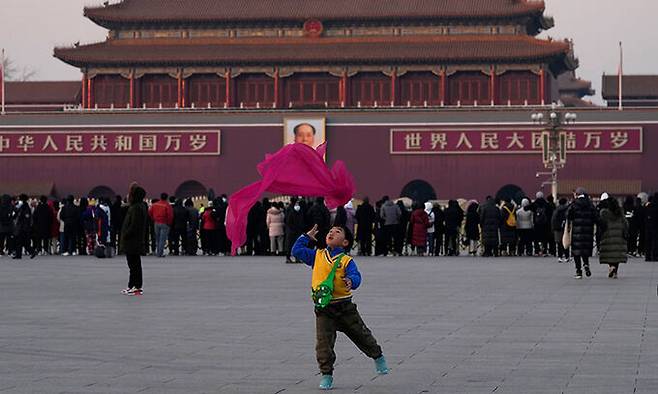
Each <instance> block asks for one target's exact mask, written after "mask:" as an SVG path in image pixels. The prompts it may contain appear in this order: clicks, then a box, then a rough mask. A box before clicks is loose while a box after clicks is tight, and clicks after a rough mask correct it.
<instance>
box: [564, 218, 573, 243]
mask: <svg viewBox="0 0 658 394" xmlns="http://www.w3.org/2000/svg"><path fill="white" fill-rule="evenodd" d="M571 230H572V229H571V223H569V221H568V220H567V223H566V224H565V225H564V233H563V234H562V246H564V248H565V249H569V248H570V247H571Z"/></svg>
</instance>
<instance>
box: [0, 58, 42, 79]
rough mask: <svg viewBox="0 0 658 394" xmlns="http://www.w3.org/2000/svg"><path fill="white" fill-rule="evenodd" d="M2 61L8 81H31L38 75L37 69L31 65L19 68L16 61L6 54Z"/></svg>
mask: <svg viewBox="0 0 658 394" xmlns="http://www.w3.org/2000/svg"><path fill="white" fill-rule="evenodd" d="M2 63H3V64H2V65H3V66H4V70H5V80H6V81H30V80H32V79H33V78H34V77H35V76H36V75H37V72H36V70H34V69H32V68H30V67H23V68H21V69H19V68H18V67H17V66H16V65H15V64H14V61H13V60H11V59H10V58H8V57H6V56H5V58H4V59H3V60H2Z"/></svg>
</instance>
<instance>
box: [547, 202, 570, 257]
mask: <svg viewBox="0 0 658 394" xmlns="http://www.w3.org/2000/svg"><path fill="white" fill-rule="evenodd" d="M567 209H569V205H567V199H566V198H561V199H560V201H559V205H558V206H557V208H556V209H555V212H553V217H552V218H551V228H552V229H553V237H554V239H555V244H556V245H557V257H558V263H568V262H569V249H568V248H565V247H564V244H563V243H562V238H563V237H564V229H565V227H566V224H567Z"/></svg>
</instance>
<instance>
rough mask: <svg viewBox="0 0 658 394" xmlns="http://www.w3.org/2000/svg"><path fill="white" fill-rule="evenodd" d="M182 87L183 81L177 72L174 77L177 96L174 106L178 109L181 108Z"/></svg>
mask: <svg viewBox="0 0 658 394" xmlns="http://www.w3.org/2000/svg"><path fill="white" fill-rule="evenodd" d="M182 86H183V79H182V78H181V73H180V72H179V73H178V75H177V76H176V94H177V96H178V97H177V99H176V104H177V106H178V107H179V108H180V107H182V106H183V105H182V102H183V91H182Z"/></svg>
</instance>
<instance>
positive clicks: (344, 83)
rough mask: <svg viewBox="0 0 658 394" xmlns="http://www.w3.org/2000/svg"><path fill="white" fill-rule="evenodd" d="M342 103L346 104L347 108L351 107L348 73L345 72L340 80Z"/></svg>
mask: <svg viewBox="0 0 658 394" xmlns="http://www.w3.org/2000/svg"><path fill="white" fill-rule="evenodd" d="M340 87H341V91H340V102H341V103H344V104H345V106H346V107H348V106H349V102H348V99H349V95H348V94H347V72H343V76H342V77H341V78H340Z"/></svg>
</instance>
